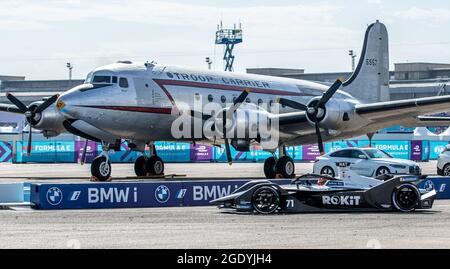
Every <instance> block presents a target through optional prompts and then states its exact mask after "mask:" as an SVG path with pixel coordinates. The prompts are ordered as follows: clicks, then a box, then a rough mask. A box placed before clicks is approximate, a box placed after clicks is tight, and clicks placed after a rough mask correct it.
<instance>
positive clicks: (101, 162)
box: [91, 156, 111, 181]
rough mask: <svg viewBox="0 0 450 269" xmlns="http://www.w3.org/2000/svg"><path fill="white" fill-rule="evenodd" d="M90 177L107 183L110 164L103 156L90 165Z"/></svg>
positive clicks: (109, 174)
mask: <svg viewBox="0 0 450 269" xmlns="http://www.w3.org/2000/svg"><path fill="white" fill-rule="evenodd" d="M91 175H92V176H93V177H95V178H96V179H97V180H98V181H107V180H108V179H109V178H110V176H111V162H109V161H107V160H106V157H104V156H99V157H97V158H95V159H94V161H93V162H92V164H91Z"/></svg>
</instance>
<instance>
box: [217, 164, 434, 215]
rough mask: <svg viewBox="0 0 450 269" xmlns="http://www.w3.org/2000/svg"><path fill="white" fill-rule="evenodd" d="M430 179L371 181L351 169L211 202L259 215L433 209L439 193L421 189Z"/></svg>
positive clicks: (258, 186)
mask: <svg viewBox="0 0 450 269" xmlns="http://www.w3.org/2000/svg"><path fill="white" fill-rule="evenodd" d="M425 179H426V176H411V175H405V176H402V175H398V176H392V175H391V176H383V177H380V178H369V177H364V176H360V175H358V174H356V173H354V172H353V171H351V170H346V171H345V172H343V173H342V174H341V175H340V177H339V178H333V177H329V176H323V175H314V174H308V175H304V176H301V177H299V178H297V179H295V180H293V181H292V182H291V183H290V184H288V185H279V184H276V183H273V182H271V181H266V180H262V181H261V180H260V181H251V182H248V183H246V184H244V185H243V186H241V187H240V188H238V189H236V190H235V191H234V192H233V193H231V194H230V195H228V196H225V197H221V198H219V199H216V200H213V201H211V202H210V203H211V204H215V205H219V208H230V209H235V210H236V211H238V212H256V213H259V214H273V213H276V212H279V213H295V212H296V213H300V212H330V211H333V212H336V211H338V212H348V211H359V212H361V211H401V212H411V211H414V210H415V209H430V208H431V207H432V206H433V202H434V199H435V198H436V194H437V193H436V190H434V189H433V188H432V189H419V188H418V187H417V185H418V184H419V183H420V182H422V181H423V180H425Z"/></svg>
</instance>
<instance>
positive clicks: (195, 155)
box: [190, 144, 214, 162]
mask: <svg viewBox="0 0 450 269" xmlns="http://www.w3.org/2000/svg"><path fill="white" fill-rule="evenodd" d="M190 150H191V161H193V162H205V161H208V162H210V161H212V160H213V158H214V154H213V148H212V147H211V146H208V145H199V144H197V145H195V146H194V144H191V149H190Z"/></svg>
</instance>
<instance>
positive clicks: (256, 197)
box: [252, 186, 280, 215]
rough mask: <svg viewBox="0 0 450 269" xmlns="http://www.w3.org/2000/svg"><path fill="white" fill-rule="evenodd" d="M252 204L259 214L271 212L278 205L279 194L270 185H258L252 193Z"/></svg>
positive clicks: (275, 209) (274, 210) (273, 211)
mask: <svg viewBox="0 0 450 269" xmlns="http://www.w3.org/2000/svg"><path fill="white" fill-rule="evenodd" d="M252 205H253V208H254V209H255V211H256V212H258V213H260V214H264V215H268V214H273V213H275V212H276V211H277V209H278V207H279V206H280V195H279V194H278V191H277V190H275V189H274V188H272V187H269V186H264V187H260V188H258V189H257V190H256V191H255V192H254V193H253V196H252Z"/></svg>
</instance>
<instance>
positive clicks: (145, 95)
mask: <svg viewBox="0 0 450 269" xmlns="http://www.w3.org/2000/svg"><path fill="white" fill-rule="evenodd" d="M150 85H151V82H150V80H148V79H144V78H135V79H134V87H135V89H136V101H137V105H138V106H152V105H154V104H155V102H154V93H153V89H152V87H151V86H150Z"/></svg>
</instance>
